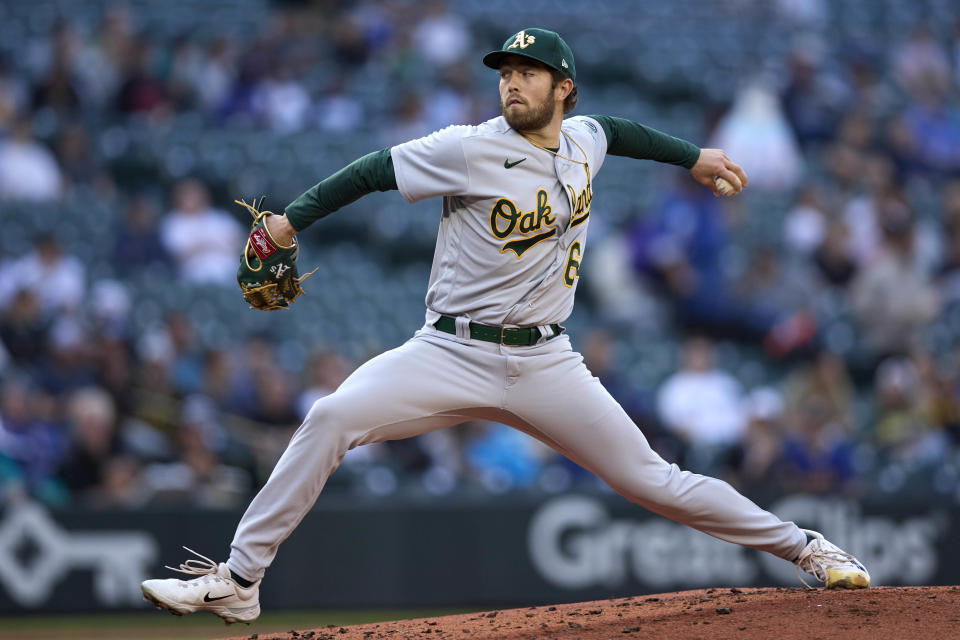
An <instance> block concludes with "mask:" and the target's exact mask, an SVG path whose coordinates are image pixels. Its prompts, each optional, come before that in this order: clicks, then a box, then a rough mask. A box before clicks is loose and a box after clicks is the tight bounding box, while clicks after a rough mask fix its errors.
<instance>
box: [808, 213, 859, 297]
mask: <svg viewBox="0 0 960 640" xmlns="http://www.w3.org/2000/svg"><path fill="white" fill-rule="evenodd" d="M813 264H814V265H815V266H816V268H817V272H818V274H819V275H820V278H821V280H822V281H823V282H824V283H825V284H826V285H828V286H831V287H840V288H844V287H846V286H847V285H848V284H850V282H851V281H852V280H853V278H854V276H855V275H856V273H857V263H856V261H855V260H854V259H853V253H852V252H851V250H850V234H849V232H848V231H847V225H846V223H844V222H843V221H842V220H831V221H830V223H829V225H828V226H827V230H826V233H825V234H824V237H823V241H822V242H821V243H820V245H819V246H818V247H817V250H816V251H815V252H814V254H813Z"/></svg>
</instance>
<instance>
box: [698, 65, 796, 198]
mask: <svg viewBox="0 0 960 640" xmlns="http://www.w3.org/2000/svg"><path fill="white" fill-rule="evenodd" d="M710 146H711V147H719V148H721V149H723V150H724V151H726V152H727V154H728V155H729V156H730V157H731V158H738V160H737V162H738V163H739V164H740V165H741V166H742V167H743V170H744V171H746V172H747V176H748V177H749V179H750V189H754V190H759V191H778V190H787V189H792V188H793V187H795V186H796V185H797V182H798V181H799V180H800V178H801V176H802V174H803V158H802V157H801V155H800V151H799V149H798V148H797V143H796V140H795V139H794V136H793V132H792V131H791V130H790V125H789V123H788V122H787V120H786V118H785V117H784V116H783V113H782V111H781V109H780V104H779V102H778V100H777V96H776V95H775V94H774V93H773V92H771V91H770V90H769V89H767V88H766V87H764V86H763V85H761V84H759V83H754V84H751V85H748V86H747V87H746V88H744V89H743V90H741V91H740V92H739V93H738V94H737V96H736V98H735V99H734V102H733V106H732V107H731V109H730V111H729V112H728V113H727V114H726V115H724V116H723V118H721V120H720V122H719V123H718V124H717V129H716V131H715V132H714V134H713V136H712V138H711V141H710Z"/></svg>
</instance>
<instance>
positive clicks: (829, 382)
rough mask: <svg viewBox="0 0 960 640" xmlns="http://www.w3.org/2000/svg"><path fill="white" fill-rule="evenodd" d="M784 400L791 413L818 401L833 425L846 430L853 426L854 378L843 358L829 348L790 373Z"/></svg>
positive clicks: (817, 403) (820, 408) (802, 409)
mask: <svg viewBox="0 0 960 640" xmlns="http://www.w3.org/2000/svg"><path fill="white" fill-rule="evenodd" d="M784 399H785V402H786V410H787V413H788V414H789V415H795V414H799V413H802V412H803V411H804V410H805V409H804V407H806V406H808V405H813V404H816V405H817V406H818V407H819V410H820V411H822V412H823V414H824V416H825V419H826V420H827V421H829V422H830V423H831V424H834V425H837V427H839V428H842V429H845V430H847V431H850V430H852V428H853V418H854V416H853V400H854V386H853V381H852V380H851V379H850V374H849V372H848V371H847V366H846V363H845V362H844V360H843V358H841V357H840V356H839V355H837V354H835V353H833V352H831V351H829V350H827V349H821V350H820V351H819V352H818V353H817V354H816V357H815V358H814V359H813V360H812V361H809V362H806V363H804V364H802V365H800V366H799V367H798V368H797V369H796V370H795V371H794V372H793V373H791V374H790V376H789V377H788V378H787V380H786V382H785V384H784Z"/></svg>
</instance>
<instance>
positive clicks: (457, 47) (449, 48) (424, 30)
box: [413, 0, 471, 67]
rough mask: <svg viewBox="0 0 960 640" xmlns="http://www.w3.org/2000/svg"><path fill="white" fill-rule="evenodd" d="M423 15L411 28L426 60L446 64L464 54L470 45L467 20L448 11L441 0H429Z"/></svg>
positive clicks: (440, 65) (438, 65) (434, 63)
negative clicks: (413, 27) (414, 26)
mask: <svg viewBox="0 0 960 640" xmlns="http://www.w3.org/2000/svg"><path fill="white" fill-rule="evenodd" d="M423 16H424V17H423V18H422V19H421V20H420V23H419V24H418V25H417V26H416V28H415V29H414V31H413V41H414V42H415V43H416V45H417V47H418V48H419V51H420V55H421V56H422V57H423V59H424V60H425V61H426V62H427V63H429V64H432V65H434V66H437V67H448V66H450V65H452V64H454V63H455V62H457V61H459V60H461V59H462V58H463V57H464V56H466V54H467V52H468V51H470V49H471V38H470V30H469V29H468V28H467V22H466V20H464V19H463V18H462V17H461V16H458V15H456V14H455V13H453V12H451V11H449V10H448V9H447V4H446V2H444V1H443V0H430V2H428V3H427V6H426V7H425V8H424V9H423Z"/></svg>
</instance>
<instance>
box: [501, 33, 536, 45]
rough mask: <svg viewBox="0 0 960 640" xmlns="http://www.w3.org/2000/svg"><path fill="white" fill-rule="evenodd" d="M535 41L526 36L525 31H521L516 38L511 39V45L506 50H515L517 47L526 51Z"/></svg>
mask: <svg viewBox="0 0 960 640" xmlns="http://www.w3.org/2000/svg"><path fill="white" fill-rule="evenodd" d="M536 41H537V39H536V37H534V36H528V35H527V33H526V31H521V32H520V33H518V34H517V37H516V38H514V39H513V44H511V45H510V46H509V47H507V49H516V48H517V47H519V48H521V49H526V48H527V47H529V46H530V45H532V44H533V43H534V42H536Z"/></svg>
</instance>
